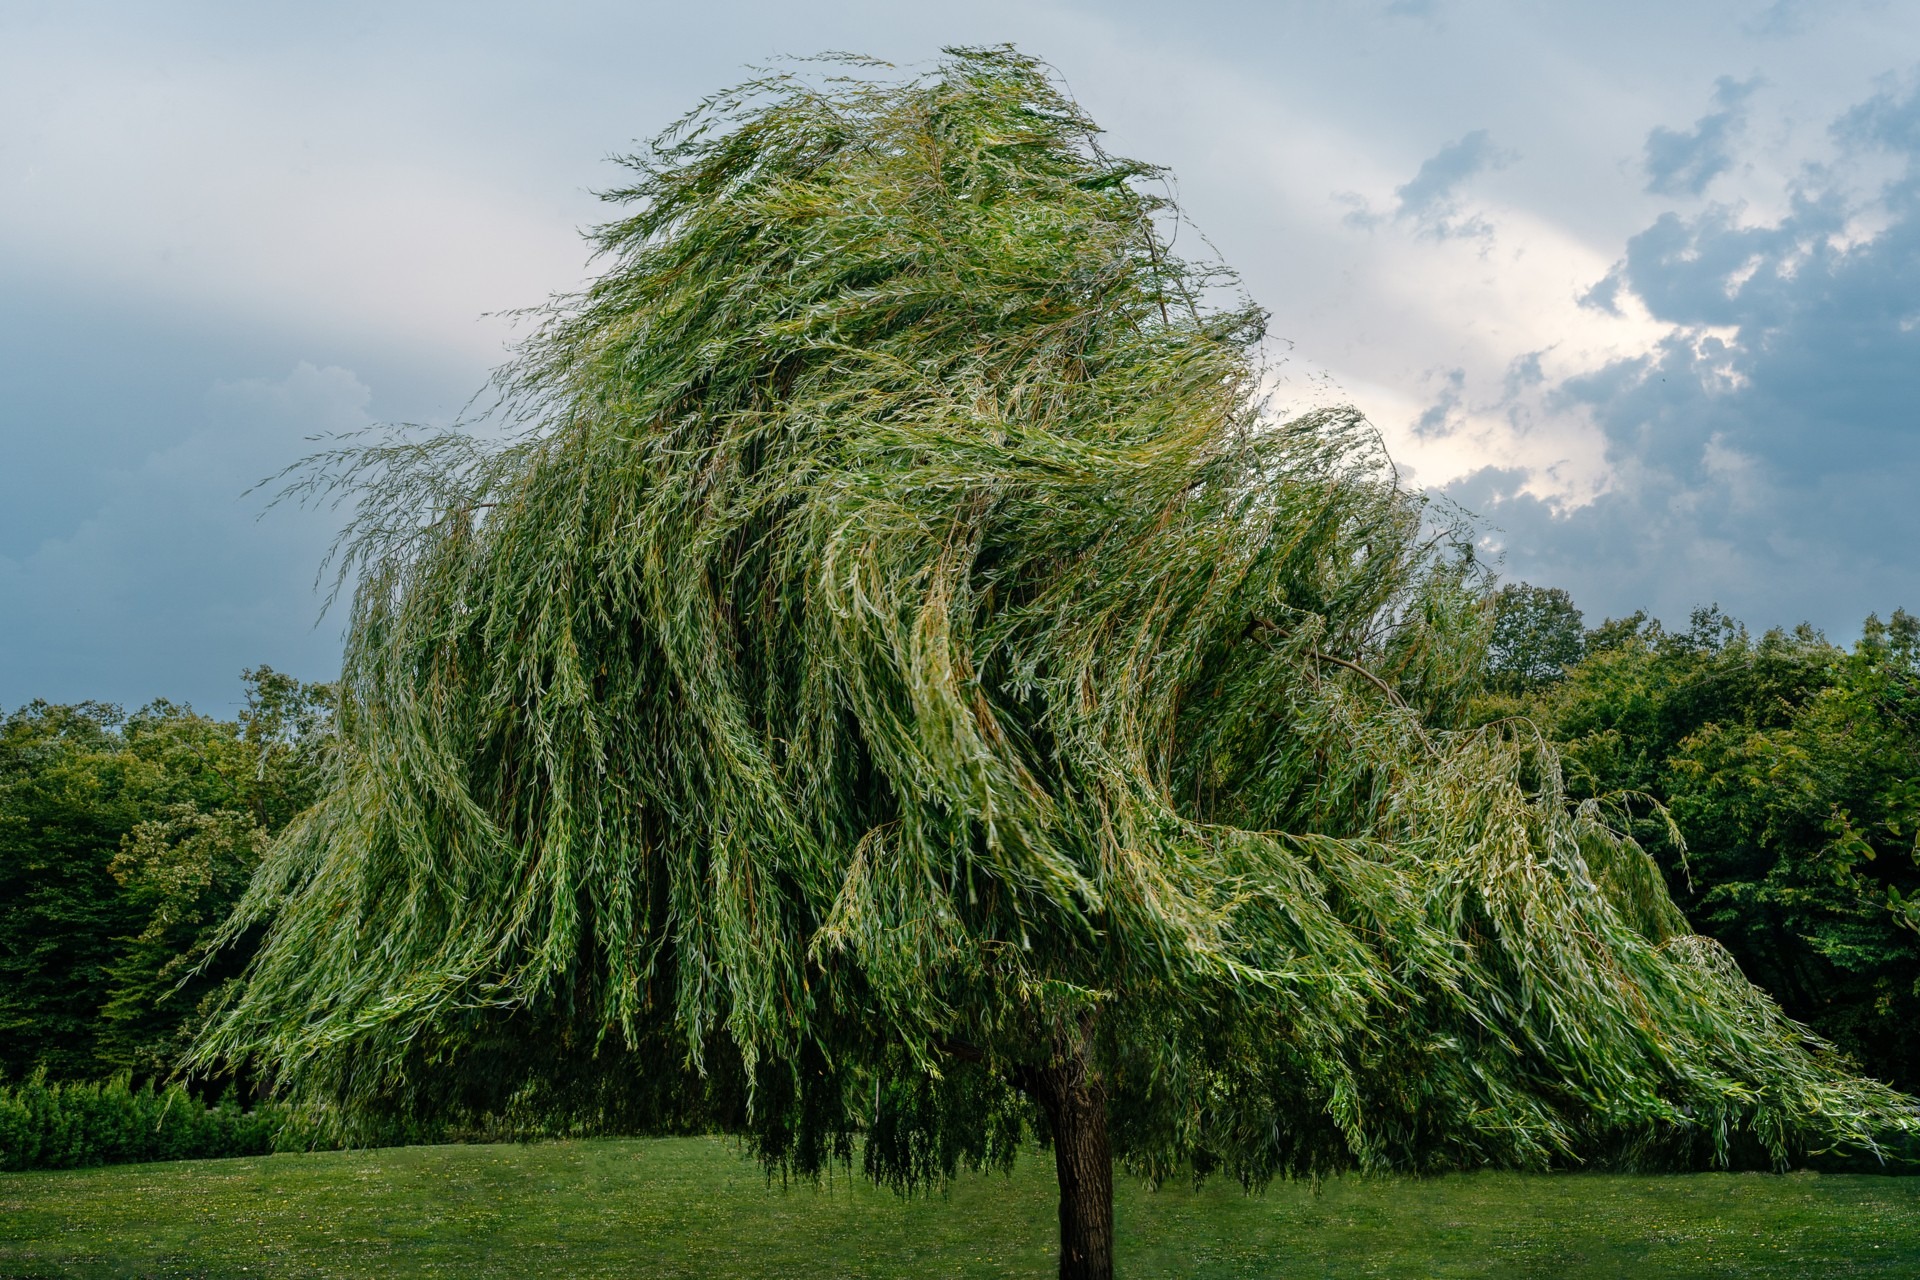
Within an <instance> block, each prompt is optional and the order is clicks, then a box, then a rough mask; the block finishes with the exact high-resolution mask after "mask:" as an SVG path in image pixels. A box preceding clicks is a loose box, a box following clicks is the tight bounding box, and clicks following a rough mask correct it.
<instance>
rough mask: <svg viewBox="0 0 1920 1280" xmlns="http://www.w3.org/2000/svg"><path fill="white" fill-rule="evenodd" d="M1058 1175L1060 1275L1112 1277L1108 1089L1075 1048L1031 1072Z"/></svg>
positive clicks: (1072, 1279) (1090, 1279)
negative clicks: (1048, 1126) (1062, 1058)
mask: <svg viewBox="0 0 1920 1280" xmlns="http://www.w3.org/2000/svg"><path fill="white" fill-rule="evenodd" d="M1033 1082H1034V1094H1035V1096H1036V1100H1037V1101H1038V1102H1039V1103H1040V1105H1041V1106H1042V1107H1043V1108H1044V1109H1045V1110H1046V1113H1047V1120H1048V1122H1049V1123H1050V1124H1051V1125H1052V1127H1053V1165H1054V1170H1055V1172H1056V1173H1057V1174H1058V1175H1059V1178H1060V1280H1113V1149H1112V1148H1111V1147H1110V1146H1108V1144H1107V1094H1106V1090H1104V1089H1102V1088H1101V1087H1100V1082H1099V1081H1098V1080H1096V1079H1093V1078H1092V1077H1091V1076H1090V1075H1089V1073H1088V1071H1087V1064H1086V1060H1085V1059H1084V1058H1083V1057H1081V1056H1080V1055H1078V1054H1075V1055H1074V1056H1073V1057H1071V1058H1068V1059H1067V1060H1066V1061H1065V1062H1061V1063H1057V1064H1055V1065H1053V1066H1050V1067H1047V1068H1046V1069H1044V1070H1041V1071H1036V1072H1034V1074H1033Z"/></svg>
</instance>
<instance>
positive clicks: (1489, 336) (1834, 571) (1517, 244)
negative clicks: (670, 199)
mask: <svg viewBox="0 0 1920 1280" xmlns="http://www.w3.org/2000/svg"><path fill="white" fill-rule="evenodd" d="M1002 41H1012V42H1015V43H1017V44H1019V45H1020V46H1021V47H1022V48H1024V49H1026V50H1028V51H1030V52H1033V53H1036V54H1039V55H1041V56H1043V57H1045V58H1047V59H1049V60H1050V61H1051V62H1052V64H1053V65H1054V66H1055V67H1057V68H1058V70H1059V72H1060V74H1061V75H1062V77H1063V78H1064V79H1065V81H1066V82H1067V84H1068V85H1069V86H1070V88H1071V89H1072V91H1073V92H1074V93H1075V94H1076V95H1077V96H1078V97H1079V98H1080V100H1081V101H1082V103H1083V104H1084V105H1085V106H1086V107H1087V109H1088V110H1089V111H1090V112H1091V113H1092V114H1093V115H1094V117H1095V118H1096V119H1098V120H1100V121H1101V122H1102V124H1103V125H1104V126H1105V127H1106V129H1107V131H1108V138H1107V142H1108V145H1109V147H1110V148H1111V149H1112V150H1114V151H1116V152H1119V153H1123V154H1129V155H1134V156H1137V157H1140V158H1142V159H1146V160H1150V161H1153V162H1155V163H1159V164H1163V165H1167V166H1169V167H1170V168H1171V169H1172V170H1173V172H1174V174H1175V175H1176V177H1177V182H1178V192H1179V195H1180V198H1181V201H1182V203H1183V205H1184V207H1185V209H1186V212H1187V215H1188V217H1189V218H1190V219H1191V221H1192V223H1193V226H1194V227H1195V228H1197V229H1198V230H1199V231H1202V232H1204V233H1205V235H1206V237H1207V239H1208V240H1209V241H1210V242H1211V243H1212V244H1213V245H1214V246H1216V247H1217V248H1218V250H1219V252H1220V254H1221V255H1222V256H1223V257H1224V258H1225V259H1226V261H1227V262H1229V263H1231V264H1232V265H1233V266H1235V267H1236V268H1238V269H1239V271H1240V272H1241V273H1242V275H1243V276H1244V278H1245V283H1246V287H1247V289H1248V291H1249V292H1250V293H1251V294H1252V296H1253V297H1254V298H1255V299H1256V300H1257V301H1259V302H1261V303H1262V304H1264V305H1265V306H1267V307H1268V308H1269V309H1270V310H1271V312H1272V315H1273V322H1272V332H1273V333H1274V334H1275V335H1276V339H1277V340H1278V339H1284V340H1286V341H1285V342H1280V341H1276V357H1277V358H1283V359H1284V363H1282V364H1280V365H1279V369H1278V375H1279V382H1278V387H1277V392H1278V396H1279V398H1280V399H1281V400H1283V401H1288V402H1294V403H1305V402H1311V401H1315V400H1325V399H1329V398H1338V399H1344V400H1351V401H1353V402H1355V403H1357V404H1358V405H1359V406H1360V407H1361V408H1362V409H1363V410H1364V411H1365V412H1366V413H1367V414H1368V415H1369V416H1370V417H1371V419H1372V420H1373V421H1374V422H1375V423H1376V424H1377V425H1378V427H1379V428H1380V430H1381V432H1382V435H1383V436H1384V438H1385V439H1386V441H1387V443H1388V446H1389V448H1390V449H1391V451H1392V453H1393V455H1394V457H1395V458H1396V460H1397V462H1398V463H1399V464H1400V467H1401V470H1402V473H1403V475H1405V476H1407V477H1408V478H1409V479H1410V480H1411V481H1412V482H1414V483H1417V484H1421V485H1424V486H1428V487H1431V488H1433V489H1434V490H1435V491H1436V492H1440V493H1444V494H1445V495H1447V496H1448V497H1450V498H1452V499H1453V500H1455V501H1457V502H1459V503H1462V504H1464V505H1465V506H1466V507H1467V508H1469V509H1471V510H1473V511H1475V512H1478V513H1479V514H1480V515H1481V516H1482V517H1483V518H1484V521H1485V524H1484V527H1483V543H1484V545H1485V547H1486V549H1487V551H1488V554H1489V555H1492V556H1496V557H1501V565H1502V571H1503V572H1504V573H1505V574H1506V575H1507V576H1508V577H1510V578H1524V579H1526V580H1529V581H1533V582H1537V583H1542V584H1550V585H1558V586H1564V587H1567V588H1568V589H1569V590H1571V591H1572V592H1573V594H1574V597H1575V599H1576V601H1578V602H1579V603H1580V604H1581V605H1582V606H1583V607H1584V608H1585V609H1586V610H1587V611H1588V613H1589V615H1590V616H1592V617H1593V618H1595V619H1597V618H1598V617H1599V616H1601V615H1606V614H1615V615H1617V614H1621V613H1625V612H1628V611H1631V610H1633V609H1635V608H1647V609H1650V610H1651V611H1653V612H1654V613H1656V614H1658V615H1660V616H1663V617H1666V618H1668V619H1669V620H1683V619H1684V617H1685V615H1686V613H1687V611H1688V610H1689V609H1690V608H1691V607H1693V606H1694V605H1696V604H1701V603H1707V602H1710V601H1717V602H1719V603H1720V604H1721V605H1723V606H1724V607H1726V608H1727V609H1728V610H1729V611H1730V612H1732V613H1734V614H1735V615H1737V616H1740V617H1743V618H1745V619H1747V620H1748V621H1749V622H1750V623H1753V624H1755V625H1757V626H1769V625H1775V624H1786V625H1791V624H1793V623H1795V622H1799V621H1801V620H1810V621H1812V622H1814V623H1815V624H1816V625H1819V626H1822V627H1825V628H1827V629H1828V630H1829V631H1831V632H1832V633H1834V634H1835V635H1837V636H1841V637H1844V636H1848V635H1851V634H1852V633H1853V631H1854V629H1855V628H1856V627H1857V626H1858V623H1859V621H1860V619H1861V618H1862V617H1864V615H1865V614H1866V613H1867V612H1868V611H1869V610H1877V611H1879V612H1881V613H1882V614H1885V613H1886V612H1888V611H1890V610H1891V609H1893V608H1895V607H1897V606H1902V605H1904V606H1906V607H1908V608H1920V559H1917V558H1916V557H1915V556H1914V554H1913V552H1912V550H1911V548H1912V547H1914V546H1915V545H1916V544H1917V542H1920V540H1917V539H1916V537H1915V535H1916V534H1920V503H1915V502H1914V501H1913V500H1912V499H1911V497H1910V496H1909V495H1910V494H1911V493H1912V492H1913V491H1914V490H1915V488H1916V486H1917V485H1920V420H1916V414H1917V413H1920V410H1916V409H1915V407H1914V406H1915V405H1920V78H1916V77H1917V75H1920V73H1917V72H1916V68H1917V67H1920V21H1916V20H1915V19H1914V17H1913V15H1912V13H1911V11H1910V10H1908V9H1906V8H1905V7H1903V6H1901V5H1899V4H1895V3H1890V2H1889V3H1857V2H1853V3H1850V2H1848V0H1830V2H1829V3H1824V4H1821V5H1817V6H1816V5H1813V4H1811V3H1794V2H1792V0H1779V2H1769V0H1741V2H1734V0H1721V2H1718V3H1702V4H1697V5H1685V6H1681V5H1671V4H1651V3H1644V2H1642V0H1626V2H1622V3H1616V4H1613V5H1607V6H1599V5H1589V6H1541V5H1522V4H1517V3H1506V4H1494V3H1473V2H1470V0H1425V2H1421V0H1391V2H1380V3H1372V4H1368V3H1355V4H1338V5H1336V4H1332V3H1328V2H1326V0H1314V2H1311V3H1308V2H1296V3H1284V2H1281V3H1273V2H1269V3H1258V4H1254V3H1247V4H1228V3H1220V4H1204V3H1195V4H1189V5H1186V6H1182V7H1180V8H1179V9H1178V10H1170V9H1168V8H1167V7H1166V6H1164V5H1148V4H1145V3H1132V2H1131V0H1111V2H1107V3H1100V4H1090V3H1086V4H1075V3H1061V2H1058V0H1022V2H1021V3H1018V4H1015V3H993V2H986V0H975V2H967V0H955V2H954V3H949V4H946V5H941V6H905V5H888V4H878V3H865V4H863V3H839V4H817V5H810V6H798V5H793V4H791V3H780V4H775V3H724V2H716V3H709V4H706V5H700V6H692V5H652V4H631V3H629V4H619V5H615V4H553V5H547V6H527V5H509V4H500V3H483V2H469V3H463V4H459V5H454V4H446V3H419V4H411V5H405V6H397V5H376V4H371V3H353V2H345V3H335V4H330V5H327V6H323V7H319V8H311V7H310V8H306V9H287V8H283V7H275V6H260V5H243V4H238V3H211V2H202V3H193V2H190V0H189V2H183V3H174V4H169V5H167V6H149V5H138V4H132V3H123V4H107V3H88V2H87V0H63V2H61V3H44V4H33V3H21V2H20V0H15V2H14V3H12V4H9V5H6V6H4V7H0V385H4V388H5V392H6V394H5V396H4V399H0V481H4V490H0V492H4V493H5V494H6V500H5V502H4V503H0V708H4V707H10V706H14V705H17V704H19V703H20V702H22V701H25V700H26V699H28V698H32V697H47V698H53V699H61V700H68V699H78V698H87V697H92V698H103V699H117V700H122V701H126V702H140V701H143V700H145V699H147V698H149V697H153V696H156V695H166V696H170V697H174V698H177V699H191V700H192V701H194V702H195V704H196V705H199V706H202V707H203V708H205V709H207V710H213V711H227V710H230V709H231V706H232V703H233V700H234V699H235V698H236V697H237V696H238V673H239V670H240V668H241V667H243V666H248V665H253V664H257V663H261V662H267V663H271V664H273V665H275V666H279V667H282V668H284V669H287V670H291V671H294V672H296V673H298V674H301V675H304V676H308V677H311V678H324V677H325V676H327V675H328V674H329V673H330V671H331V669H332V668H333V667H334V666H335V665H336V664H337V658H338V646H339V616H338V615H337V614H336V615H333V616H332V617H330V618H329V619H327V620H326V621H323V622H321V623H320V624H319V625H318V626H316V625H315V618H316V615H317V613H318V610H319V604H320V597H319V596H318V595H317V594H315V593H314V591H313V589H312V588H313V582H314V574H315V571H316V569H317V568H318V566H319V563H320V560H321V557H322V556H323V554H324V552H325V549H326V544H327V541H328V534H329V531H330V529H331V528H332V526H333V525H334V524H335V523H337V520H338V513H332V512H325V511H321V512H307V513H302V512H298V511H288V510H286V509H278V510H275V511H273V512H269V513H267V514H266V515H265V516H264V517H262V516H261V508H262V505H263V500H262V497H261V494H260V493H259V492H258V491H255V492H254V493H252V494H248V493H247V490H248V488H249V486H251V485H252V484H253V483H254V482H255V481H257V480H259V479H260V478H262V477H263V476H265V475H268V474H270V473H272V472H274V471H277V470H278V469H279V468H280V467H281V466H283V465H284V464H285V463H287V462H289V461H291V460H292V459H294V458H296V457H298V456H299V455H300V454H301V453H303V452H305V451H306V449H307V448H308V447H309V446H308V445H307V443H306V439H307V437H309V436H311V435H313V434H315V433H317V432H324V431H334V430H346V429H353V428H356V427H360V426H364V425H367V424H369V423H374V422H388V421H407V422H442V423H444V422H448V421H451V420H453V419H454V418H455V417H456V416H457V415H458V413H459V411H460V408H461V406H462V405H463V404H464V403H465V402H466V401H467V399H468V398H469V397H470V396H471V395H473V394H474V393H475V392H477V391H479V390H480V389H481V388H482V386H483V385H484V382H485V379H486V375H487V373H488V371H489V369H490V368H491V367H492V366H493V365H495V364H496V363H498V362H499V361H500V360H501V359H502V358H503V357H504V355H505V353H506V344H507V343H508V341H509V340H510V338H511V335H512V333H513V326H512V322H511V320H510V319H509V318H508V317H507V316H506V314H505V313H508V312H511V311H513V310H514V309H516V308H523V307H528V306H532V305H535V304H538V303H539V302H541V301H542V300H543V299H545V298H546V297H548V296H549V295H551V294H553V293H556V292H560V291H564V290H567V289H569V288H570V287H572V286H574V285H576V284H577V283H579V282H580V281H581V280H582V279H584V278H586V273H587V272H588V271H589V270H590V266H589V264H588V263H587V262H586V260H585V255H584V251H583V246H582V244H581V242H580V240H579V238H578V235H577V232H578V230H579V229H580V228H581V227H583V226H586V225H588V224H590V223H592V222H594V221H595V220H597V219H598V218H599V217H600V216H601V209H600V207H599V206H598V204H597V202H596V200H595V199H594V197H593V195H592V191H593V190H594V189H595V188H596V187H599V186H603V185H607V184H609V183H611V182H612V181H614V180H615V178H616V170H615V169H614V168H613V167H612V166H610V165H608V164H607V163H606V162H605V161H606V157H608V156H609V155H613V154H618V153H621V152H623V151H627V150H631V149H632V148H633V146H634V144H635V142H636V140H638V139H643V138H645V137H647V136H650V135H651V134H652V133H654V132H656V131H657V130H658V129H660V128H661V127H663V126H665V125H666V124H668V123H669V122H670V121H671V120H672V119H674V118H675V117H676V116H677V115H679V114H680V113H681V112H682V111H684V110H685V109H687V108H688V107H689V106H691V105H692V104H693V103H694V102H695V101H696V100H697V99H698V98H700V97H702V96H703V95H705V94H707V93H710V92H713V91H715V90H717V89H720V88H723V87H725V86H727V85H729V84H731V83H733V82H735V81H737V80H739V79H741V78H743V77H744V76H745V75H747V74H749V72H748V69H747V68H748V64H752V63H761V64H764V63H766V62H767V61H769V60H771V59H773V58H775V57H777V56H778V55H781V54H800V55H804V54H811V53H816V52H819V51H822V50H829V49H854V50H858V51H861V52H865V53H870V54H873V55H876V56H879V57H883V58H887V59H890V60H893V61H895V62H898V63H901V64H912V63H917V62H924V61H926V60H927V59H929V58H931V57H933V56H935V54H936V53H937V50H938V48H939V46H941V45H943V44H984V43H998V42H1002ZM1191 234H1192V233H1191V232H1189V231H1183V232H1182V235H1183V237H1184V236H1189V235H1191ZM1182 247H1183V248H1185V249H1191V250H1197V249H1199V248H1200V246H1199V243H1198V240H1197V238H1196V239H1185V240H1183V243H1182Z"/></svg>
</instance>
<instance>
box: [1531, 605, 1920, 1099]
mask: <svg viewBox="0 0 1920 1280" xmlns="http://www.w3.org/2000/svg"><path fill="white" fill-rule="evenodd" d="M1608 628H1609V630H1606V631H1605V632H1604V633H1603V634H1602V635H1600V636H1599V637H1597V638H1598V639H1599V640H1600V641H1601V642H1600V643H1594V641H1593V639H1592V638H1590V642H1589V646H1590V648H1592V649H1594V650H1595V652H1594V654H1593V656H1592V657H1590V658H1588V659H1587V660H1586V661H1585V662H1583V663H1581V664H1580V665H1578V666H1577V667H1575V668H1573V669H1572V670H1571V672H1570V673H1569V675H1568V677H1567V678H1566V680H1565V681H1564V682H1562V683H1561V684H1559V685H1558V686H1556V687H1555V688H1553V689H1552V690H1551V691H1550V692H1549V693H1547V694H1546V695H1545V696H1544V697H1543V699H1542V701H1541V703H1540V718H1541V719H1542V721H1543V722H1544V723H1545V724H1546V725H1547V726H1548V728H1549V731H1550V732H1551V733H1552V734H1553V735H1554V736H1555V737H1556V738H1557V739H1559V740H1560V742H1561V743H1562V744H1563V750H1564V752H1565V758H1566V769H1567V777H1568V784H1569V788H1570V790H1571V791H1572V792H1573V794H1575V795H1580V796H1595V797H1598V796H1607V795H1620V794H1630V793H1638V794H1641V795H1645V796H1647V797H1649V798H1652V799H1655V800H1658V801H1660V802H1661V803H1662V804H1664V805H1665V806H1666V807H1667V808H1668V810H1669V812H1670V814H1671V817H1672V820H1673V822H1674V824H1675V826H1676V827H1677V830H1678V832H1679V834H1680V835H1681V836H1682V837H1683V841H1684V850H1683V847H1682V844H1680V843H1676V842H1675V841H1673V840H1671V839H1669V838H1668V834H1667V828H1666V825H1665V820H1664V819H1663V818H1661V817H1659V816H1657V815H1654V814H1652V813H1650V812H1644V808H1645V807H1644V806H1643V814H1642V818H1641V821H1640V822H1639V824H1638V825H1637V827H1636V831H1637V833H1638V834H1639V836H1640V838H1641V840H1642V841H1643V842H1644V843H1645V844H1646V845H1647V846H1648V847H1649V848H1650V849H1651V850H1652V851H1653V852H1654V854H1655V855H1656V857H1657V858H1658V859H1659V861H1660V863H1661V866H1662V868H1663V869H1664V871H1665V872H1666V875H1667V878H1668V881H1669V884H1670V885H1671V887H1672V888H1673V891H1674V893H1675V896H1676V897H1677V898H1678V899H1679V900H1680V902H1681V903H1682V905H1683V906H1684V907H1685V909H1686V911H1687V915H1688V918H1689V919H1690V920H1691V921H1692V922H1693V923H1694V924H1695V925H1696V926H1697V927H1699V928H1700V929H1702V930H1703V931H1705V932H1707V933H1709V934H1711V935H1712V936H1714V937H1715V938H1717V939H1719V940H1720V941H1721V942H1723V943H1725V944H1726V945H1727V947H1728V948H1729V949H1730V950H1731V952H1732V953H1733V955H1734V956H1735V957H1736V958H1737V959H1738V960H1739V962H1740V965H1741V967H1742V968H1743V969H1744V970H1745V972H1746V973H1747V974H1748V975H1749V976H1750V977H1752V978H1753V979H1754V980H1755V981H1756V982H1758V983H1760V985H1762V986H1764V987H1765V988H1766V989H1767V990H1768V991H1770V992H1771V993H1772V994H1773V995H1774V996H1775V997H1776V998H1778V999H1779V1000H1780V1001H1781V1003H1782V1004H1783V1005H1784V1006H1785V1008H1786V1010H1787V1011H1788V1012H1789V1013H1791V1014H1792V1015H1793V1016H1795V1017H1796V1018H1800V1019H1802V1020H1804V1021H1805V1022H1807V1023H1808V1024H1809V1025H1811V1026H1812V1027H1814V1028H1815V1029H1817V1030H1819V1031H1820V1032H1821V1033H1822V1034H1823V1035H1826V1036H1828V1037H1830V1038H1832V1039H1833V1040H1834V1041H1836V1042H1837V1043H1838V1044H1839V1045H1841V1046H1842V1047H1843V1048H1845V1049H1846V1050H1848V1051H1849V1052H1850V1053H1852V1054H1853V1055H1855V1056H1856V1057H1857V1058H1858V1059H1859V1061H1860V1062H1861V1063H1862V1064H1863V1065H1864V1066H1865V1067H1866V1068H1867V1069H1868V1070H1870V1071H1871V1072H1873V1073H1874V1074H1875V1075H1878V1076H1880V1077H1882V1078H1884V1079H1887V1080H1890V1081H1893V1082H1894V1083H1896V1084H1898V1085H1900V1086H1901V1087H1903V1088H1908V1089H1911V1088H1914V1087H1916V1086H1920V1046H1916V1045H1915V1043H1914V1040H1913V1036H1912V1028H1913V1027H1914V1026H1915V1025H1916V1023H1920V932H1917V931H1916V926H1920V912H1916V911H1915V909H1914V906H1913V899H1914V895H1915V894H1916V892H1917V891H1920V643H1917V641H1920V623H1917V622H1916V620H1915V619H1914V618H1913V617H1912V616H1911V615H1909V614H1906V613H1904V612H1896V613H1895V614H1894V615H1893V618H1892V620H1891V622H1882V621H1880V620H1879V619H1878V618H1869V619H1868V620H1867V623H1866V626H1865V628H1864V630H1863V634H1862V636H1861V639H1860V641H1859V643H1858V644H1857V645H1855V646H1854V648H1853V650H1852V651H1851V652H1849V651H1847V650H1846V649H1843V648H1841V647H1839V646H1837V645H1834V644H1831V643H1829V642H1828V641H1827V640H1826V639H1825V638H1824V637H1822V636H1820V635H1819V634H1818V633H1816V632H1814V631H1812V630H1811V629H1809V628H1806V627H1802V628H1799V629H1798V630H1796V631H1792V632H1786V631H1771V632H1768V633H1767V634H1766V635H1764V636H1762V637H1759V638H1758V639H1755V638H1753V637H1752V636H1750V635H1749V634H1748V633H1747V632H1746V630H1745V629H1744V628H1743V627H1741V626H1740V625H1739V624H1738V623H1737V622H1736V621H1734V620H1732V619H1729V618H1727V617H1726V616H1725V615H1724V614H1721V613H1720V612H1719V611H1718V610H1717V609H1706V610H1701V611H1698V612H1696V613H1695V615H1694V617H1693V619H1692V623H1691V625H1690V626H1689V627H1688V629H1687V630H1686V631H1684V632H1678V633H1670V632H1667V631H1665V630H1663V629H1662V628H1661V627H1660V626H1659V624H1658V623H1653V622H1649V621H1648V620H1647V619H1646V618H1645V616H1644V615H1639V616H1637V617H1636V618H1634V619H1629V620H1627V621H1626V622H1625V623H1624V624H1614V623H1609V624H1608Z"/></svg>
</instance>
